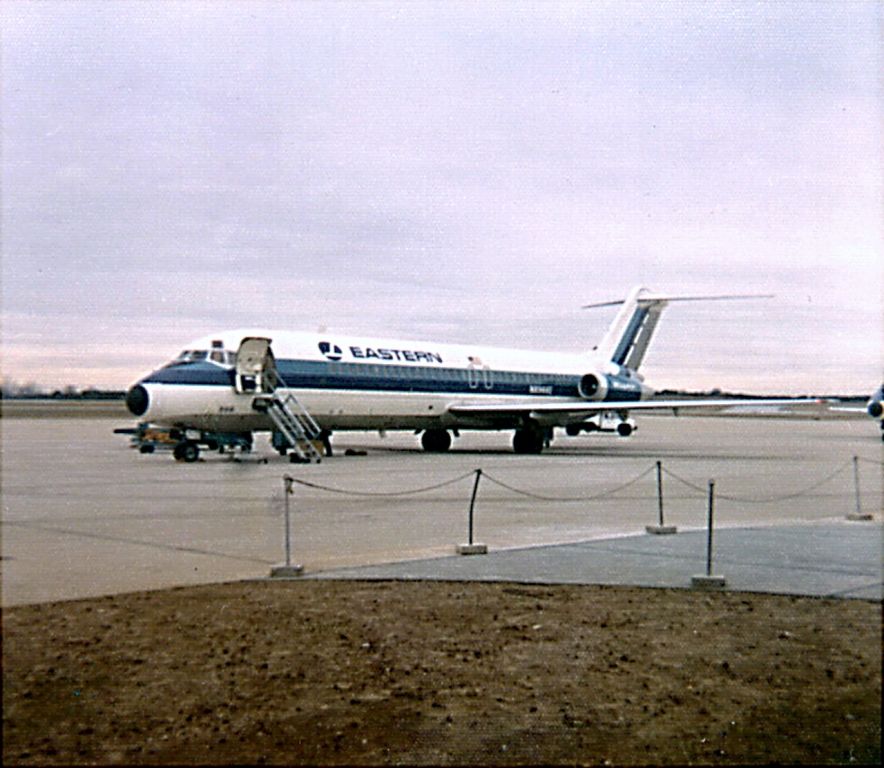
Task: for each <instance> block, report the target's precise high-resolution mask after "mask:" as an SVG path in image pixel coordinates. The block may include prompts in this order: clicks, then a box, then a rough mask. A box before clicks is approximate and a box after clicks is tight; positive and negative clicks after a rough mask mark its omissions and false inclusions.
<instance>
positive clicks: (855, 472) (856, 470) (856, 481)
mask: <svg viewBox="0 0 884 768" xmlns="http://www.w3.org/2000/svg"><path fill="white" fill-rule="evenodd" d="M853 488H854V492H855V493H856V515H857V517H860V516H862V513H863V510H862V505H861V504H860V500H859V459H858V458H857V457H856V456H854V457H853Z"/></svg>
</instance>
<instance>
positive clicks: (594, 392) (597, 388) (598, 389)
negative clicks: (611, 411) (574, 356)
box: [577, 373, 608, 400]
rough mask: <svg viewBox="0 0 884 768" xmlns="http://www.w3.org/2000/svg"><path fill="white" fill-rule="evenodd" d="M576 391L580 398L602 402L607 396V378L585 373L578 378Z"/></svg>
mask: <svg viewBox="0 0 884 768" xmlns="http://www.w3.org/2000/svg"><path fill="white" fill-rule="evenodd" d="M577 391H578V392H579V393H580V397H582V398H585V399H586V400H604V399H605V396H606V395H607V394H608V377H607V376H604V375H599V374H596V373H587V374H585V375H584V376H581V377H580V383H579V384H578V385H577Z"/></svg>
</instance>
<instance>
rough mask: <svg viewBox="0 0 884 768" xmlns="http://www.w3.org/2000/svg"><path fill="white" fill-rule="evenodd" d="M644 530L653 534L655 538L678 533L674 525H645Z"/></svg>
mask: <svg viewBox="0 0 884 768" xmlns="http://www.w3.org/2000/svg"><path fill="white" fill-rule="evenodd" d="M645 530H646V531H647V532H648V533H653V534H656V535H657V536H666V535H668V534H670V533H678V528H677V527H676V526H674V525H646V526H645Z"/></svg>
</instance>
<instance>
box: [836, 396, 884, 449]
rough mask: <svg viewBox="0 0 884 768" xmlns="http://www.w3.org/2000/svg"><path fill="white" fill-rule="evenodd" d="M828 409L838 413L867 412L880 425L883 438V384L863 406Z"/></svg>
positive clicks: (882, 437)
mask: <svg viewBox="0 0 884 768" xmlns="http://www.w3.org/2000/svg"><path fill="white" fill-rule="evenodd" d="M829 410H831V411H837V412H839V413H867V414H868V415H869V416H871V417H872V418H873V419H875V420H876V421H877V422H878V423H879V424H880V426H881V440H884V384H882V385H881V386H880V387H878V389H876V390H875V391H874V392H873V393H872V396H871V397H870V398H869V401H868V402H867V403H866V405H865V407H853V406H836V407H832V408H830V409H829Z"/></svg>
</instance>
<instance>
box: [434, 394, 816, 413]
mask: <svg viewBox="0 0 884 768" xmlns="http://www.w3.org/2000/svg"><path fill="white" fill-rule="evenodd" d="M823 403H824V401H822V400H819V399H817V398H803V399H790V398H774V399H771V398H768V399H752V400H748V399H747V400H723V399H718V400H623V401H604V400H602V401H593V402H577V401H575V402H570V403H568V402H555V403H538V402H537V401H533V402H529V401H523V402H518V401H516V402H513V401H511V402H498V403H494V402H490V403H476V402H472V403H462V404H453V405H451V406H449V408H448V411H449V413H451V414H453V415H455V416H476V417H482V416H486V417H487V416H497V417H501V416H524V415H529V414H538V415H554V414H570V415H573V416H580V415H581V414H585V415H586V416H587V417H589V416H592V415H594V414H596V413H601V412H605V411H672V412H673V413H676V414H677V413H678V412H679V411H687V410H692V409H695V408H696V409H700V410H710V411H714V410H716V409H717V410H719V411H725V410H728V411H732V412H733V413H741V412H742V413H744V414H745V415H747V416H748V415H756V414H757V415H764V414H770V413H772V412H773V413H783V412H784V411H781V410H776V411H772V409H774V408H776V409H780V408H787V407H788V406H799V405H800V406H808V405H814V406H821V405H822V404H823ZM760 409H764V411H763V412H759V410H760ZM753 410H754V412H753Z"/></svg>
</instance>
